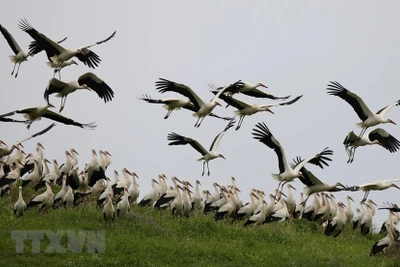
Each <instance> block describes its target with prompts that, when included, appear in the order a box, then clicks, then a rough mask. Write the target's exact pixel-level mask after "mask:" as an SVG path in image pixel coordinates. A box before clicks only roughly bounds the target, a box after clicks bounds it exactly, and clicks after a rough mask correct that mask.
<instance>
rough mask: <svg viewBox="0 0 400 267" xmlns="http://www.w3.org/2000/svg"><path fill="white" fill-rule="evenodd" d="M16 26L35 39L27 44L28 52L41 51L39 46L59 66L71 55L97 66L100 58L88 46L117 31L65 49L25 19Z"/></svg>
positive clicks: (87, 63) (99, 42) (90, 65)
mask: <svg viewBox="0 0 400 267" xmlns="http://www.w3.org/2000/svg"><path fill="white" fill-rule="evenodd" d="M18 26H19V28H20V29H21V30H23V31H24V32H26V33H28V34H29V35H30V36H31V37H32V38H33V39H34V40H35V41H33V42H32V43H31V44H30V45H29V53H30V54H31V55H32V56H33V55H35V54H37V53H39V52H40V51H41V50H39V49H38V48H39V47H43V48H42V49H43V50H45V51H46V54H47V58H48V59H49V60H50V61H52V62H54V63H56V64H57V67H61V66H62V64H63V62H64V61H67V60H69V59H71V58H72V57H77V58H78V59H79V60H80V61H82V62H83V64H85V65H87V66H89V68H93V69H94V68H95V67H97V66H98V64H99V63H100V61H101V59H100V57H99V56H98V55H97V54H96V53H94V52H93V51H91V50H90V49H89V48H90V47H93V46H95V45H99V44H102V43H105V42H107V41H109V40H110V39H111V38H113V37H114V36H115V34H116V33H117V32H116V31H114V32H113V33H112V34H111V35H110V36H109V37H108V38H106V39H104V40H102V41H98V42H95V43H92V44H90V45H86V46H82V47H80V48H77V49H66V48H64V47H62V46H61V45H59V44H57V43H56V42H54V41H53V40H51V39H50V38H48V37H47V36H46V35H44V34H42V33H40V32H38V31H37V30H36V29H35V28H33V27H32V25H30V24H29V22H28V21H27V20H26V19H22V20H21V21H20V23H19V25H18Z"/></svg>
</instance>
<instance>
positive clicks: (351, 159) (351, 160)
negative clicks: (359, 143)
mask: <svg viewBox="0 0 400 267" xmlns="http://www.w3.org/2000/svg"><path fill="white" fill-rule="evenodd" d="M346 152H347V155H349V159H348V160H347V163H352V162H353V160H354V154H355V153H356V147H352V148H350V149H348V150H346Z"/></svg>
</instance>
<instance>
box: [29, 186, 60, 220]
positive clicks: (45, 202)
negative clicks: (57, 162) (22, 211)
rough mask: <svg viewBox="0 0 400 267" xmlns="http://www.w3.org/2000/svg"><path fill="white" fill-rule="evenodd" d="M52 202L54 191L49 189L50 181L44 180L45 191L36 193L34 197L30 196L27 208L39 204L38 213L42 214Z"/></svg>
mask: <svg viewBox="0 0 400 267" xmlns="http://www.w3.org/2000/svg"><path fill="white" fill-rule="evenodd" d="M53 203H54V193H53V191H52V190H51V183H50V181H46V191H44V192H43V193H41V194H40V195H37V196H36V197H34V198H32V199H31V200H30V201H29V203H28V205H27V208H30V207H34V206H39V212H40V215H43V213H45V212H46V211H48V210H49V209H50V208H51V207H52V206H53Z"/></svg>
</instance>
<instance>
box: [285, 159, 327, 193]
mask: <svg viewBox="0 0 400 267" xmlns="http://www.w3.org/2000/svg"><path fill="white" fill-rule="evenodd" d="M302 161H303V160H302V159H301V158H300V157H296V158H295V159H293V163H292V168H295V166H297V165H299V164H300V163H301V162H302ZM300 171H301V173H302V176H303V177H301V176H300V177H299V179H300V181H301V182H302V183H303V184H304V185H305V186H314V185H318V184H322V182H321V181H320V180H319V179H318V178H317V177H316V176H315V175H314V174H313V173H312V172H310V171H309V170H307V169H306V168H305V167H302V168H301V169H300Z"/></svg>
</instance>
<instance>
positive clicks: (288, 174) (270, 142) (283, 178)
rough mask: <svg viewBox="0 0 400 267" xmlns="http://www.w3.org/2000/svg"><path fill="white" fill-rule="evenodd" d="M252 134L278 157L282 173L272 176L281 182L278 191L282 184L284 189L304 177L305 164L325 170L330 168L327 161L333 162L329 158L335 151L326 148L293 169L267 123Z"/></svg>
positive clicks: (258, 125) (261, 124)
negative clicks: (289, 183)
mask: <svg viewBox="0 0 400 267" xmlns="http://www.w3.org/2000/svg"><path fill="white" fill-rule="evenodd" d="M252 134H253V138H254V139H256V140H258V141H260V142H261V143H263V144H265V145H266V146H268V147H269V148H271V149H273V150H274V151H275V153H276V155H277V156H278V163H279V171H280V172H279V173H277V174H275V173H273V174H272V177H273V178H274V179H276V180H278V181H279V185H278V189H279V188H280V185H281V184H282V187H283V186H284V185H285V184H286V183H287V182H291V181H293V180H294V179H295V178H298V177H301V176H302V172H301V168H302V167H303V166H304V165H305V164H307V163H312V164H314V165H317V166H319V167H320V168H323V167H324V166H323V165H326V166H329V164H328V163H327V161H331V159H330V158H329V157H328V156H329V155H332V154H333V151H332V150H329V149H328V148H325V149H324V150H322V151H321V152H320V153H318V154H316V155H315V156H312V157H309V158H307V159H304V160H302V161H300V162H298V164H297V165H296V166H295V167H294V168H292V167H291V166H290V165H289V164H288V162H287V160H286V156H285V151H284V150H283V147H282V146H281V144H280V143H279V141H278V140H277V139H276V138H275V137H274V136H273V135H272V133H271V132H270V130H269V129H268V127H267V125H266V124H265V123H257V124H256V127H255V128H253V133H252Z"/></svg>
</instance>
